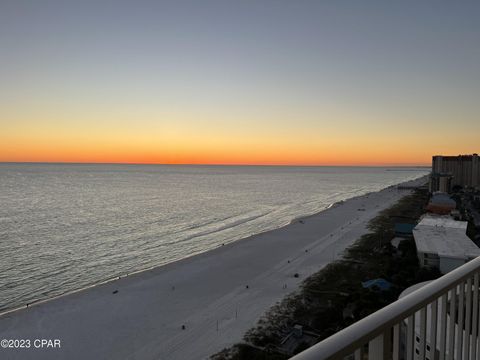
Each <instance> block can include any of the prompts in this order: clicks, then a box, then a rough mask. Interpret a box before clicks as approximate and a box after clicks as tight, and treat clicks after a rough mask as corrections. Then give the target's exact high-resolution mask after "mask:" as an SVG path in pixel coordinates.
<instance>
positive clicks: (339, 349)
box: [292, 257, 480, 360]
mask: <svg viewBox="0 0 480 360" xmlns="http://www.w3.org/2000/svg"><path fill="white" fill-rule="evenodd" d="M479 274H480V257H478V258H476V259H474V260H472V261H470V262H468V263H467V264H465V265H463V266H461V267H459V268H457V269H455V270H453V271H451V272H450V273H448V274H446V275H444V276H442V277H441V278H439V279H437V280H435V281H432V282H430V283H428V284H426V285H425V286H423V287H421V288H419V289H418V290H415V291H413V292H412V293H410V294H408V295H406V296H405V297H402V298H401V299H399V300H397V301H396V302H394V303H392V304H390V305H388V306H386V307H385V308H383V309H381V310H379V311H377V312H375V313H373V314H371V315H369V316H367V317H366V318H364V319H362V320H360V321H358V322H356V323H355V324H353V325H351V326H349V327H347V328H345V329H343V330H341V331H339V332H338V333H336V334H334V335H332V336H330V337H329V338H327V339H325V340H323V341H322V342H320V343H318V344H316V345H314V346H312V347H311V348H309V349H307V350H305V351H303V352H302V353H300V354H298V355H296V356H294V357H293V358H292V360H337V359H338V360H343V359H352V360H365V359H369V360H414V359H415V360H417V359H420V360H425V359H428V360H460V359H471V360H476V359H479V358H480V349H479V348H478V346H479V339H478V332H479V296H478V295H479Z"/></svg>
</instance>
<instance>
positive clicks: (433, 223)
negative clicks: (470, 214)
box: [413, 215, 480, 258]
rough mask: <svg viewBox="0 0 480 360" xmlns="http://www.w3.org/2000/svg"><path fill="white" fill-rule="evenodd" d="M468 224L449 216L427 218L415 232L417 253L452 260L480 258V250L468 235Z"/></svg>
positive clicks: (419, 224)
mask: <svg viewBox="0 0 480 360" xmlns="http://www.w3.org/2000/svg"><path fill="white" fill-rule="evenodd" d="M466 230H467V222H466V221H456V220H453V219H451V218H450V217H448V216H428V215H427V216H425V217H424V218H423V219H422V220H421V221H420V222H419V223H418V225H417V226H416V227H415V229H414V230H413V236H414V238H415V244H416V245H417V251H419V252H424V253H434V254H438V255H439V256H443V257H450V258H473V257H477V256H480V248H478V247H477V245H475V244H474V243H473V241H472V240H470V238H469V237H468V236H467V235H466Z"/></svg>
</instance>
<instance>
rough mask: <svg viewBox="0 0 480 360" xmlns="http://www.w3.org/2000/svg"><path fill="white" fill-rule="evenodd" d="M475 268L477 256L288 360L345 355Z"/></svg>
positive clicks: (478, 261) (479, 263)
mask: <svg viewBox="0 0 480 360" xmlns="http://www.w3.org/2000/svg"><path fill="white" fill-rule="evenodd" d="M479 271H480V257H477V258H475V259H473V260H472V261H470V262H468V263H466V264H465V265H462V266H460V267H458V268H457V269H455V270H453V271H451V272H449V273H448V274H446V275H443V276H442V277H440V278H438V279H436V280H434V281H432V282H431V283H429V284H426V285H425V286H423V287H421V288H420V289H418V290H415V291H413V292H412V293H410V294H408V295H406V296H405V297H403V298H401V299H399V300H397V301H395V302H394V303H392V304H390V305H388V306H386V307H384V308H383V309H380V310H378V311H376V312H374V313H373V314H370V315H369V316H367V317H365V318H363V319H362V320H359V321H358V322H356V323H355V324H353V325H350V326H349V327H347V328H345V329H343V330H341V331H339V332H338V333H336V334H333V335H332V336H330V337H329V338H327V339H325V340H323V341H321V342H320V343H318V344H316V345H314V346H312V347H311V348H309V349H307V350H305V351H303V352H301V353H300V354H297V355H295V356H294V357H293V358H292V360H331V359H336V358H339V357H341V356H347V355H348V354H351V353H353V352H354V351H355V350H356V349H358V348H359V347H360V346H363V345H364V344H366V343H367V342H368V341H369V340H372V339H374V338H375V337H377V336H378V335H380V334H381V333H383V332H384V331H386V330H387V329H389V328H390V327H392V326H393V325H395V324H398V323H399V322H400V321H402V320H403V319H405V318H407V317H408V316H410V315H412V314H413V313H415V312H416V311H418V310H420V309H421V308H423V307H425V306H427V305H428V304H429V303H431V302H432V301H434V300H435V299H437V298H439V297H440V296H442V295H443V294H445V293H447V292H448V290H450V289H452V288H453V287H455V286H456V285H458V284H459V283H461V282H462V281H464V280H465V279H467V278H469V277H471V276H473V275H474V274H475V273H477V272H479Z"/></svg>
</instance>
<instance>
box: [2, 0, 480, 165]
mask: <svg viewBox="0 0 480 360" xmlns="http://www.w3.org/2000/svg"><path fill="white" fill-rule="evenodd" d="M479 19H480V2H479V1H418V0H417V1H396V2H394V1H385V0H378V1H359V0H354V1H343V0H332V1H323V0H311V1H308V0H290V1H285V0H242V1H228V0H223V1H210V0H204V1H200V0H192V1H183V0H172V1H160V0H158V1H140V0H137V1H133V0H131V1H121V0H120V1H85V0H83V1H35V0H32V1H23V0H2V1H0V79H1V81H0V161H42V162H43V161H49V162H50V161H52V162H56V161H58V162H127V163H168V164H170V163H196V164H197V163H210V164H211V163H213V164H295V165H304V164H305V165H384V164H389V165H418V164H429V163H430V161H431V156H432V155H434V154H437V153H442V154H454V155H457V154H460V153H473V152H480V20H479Z"/></svg>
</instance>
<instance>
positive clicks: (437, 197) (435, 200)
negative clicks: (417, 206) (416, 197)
mask: <svg viewBox="0 0 480 360" xmlns="http://www.w3.org/2000/svg"><path fill="white" fill-rule="evenodd" d="M456 207H457V203H456V202H455V200H453V199H452V198H451V197H450V196H448V194H446V193H435V194H433V195H432V198H431V199H430V201H429V203H428V205H427V211H428V212H430V213H433V214H438V215H449V214H451V212H452V211H453V210H455V209H456Z"/></svg>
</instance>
